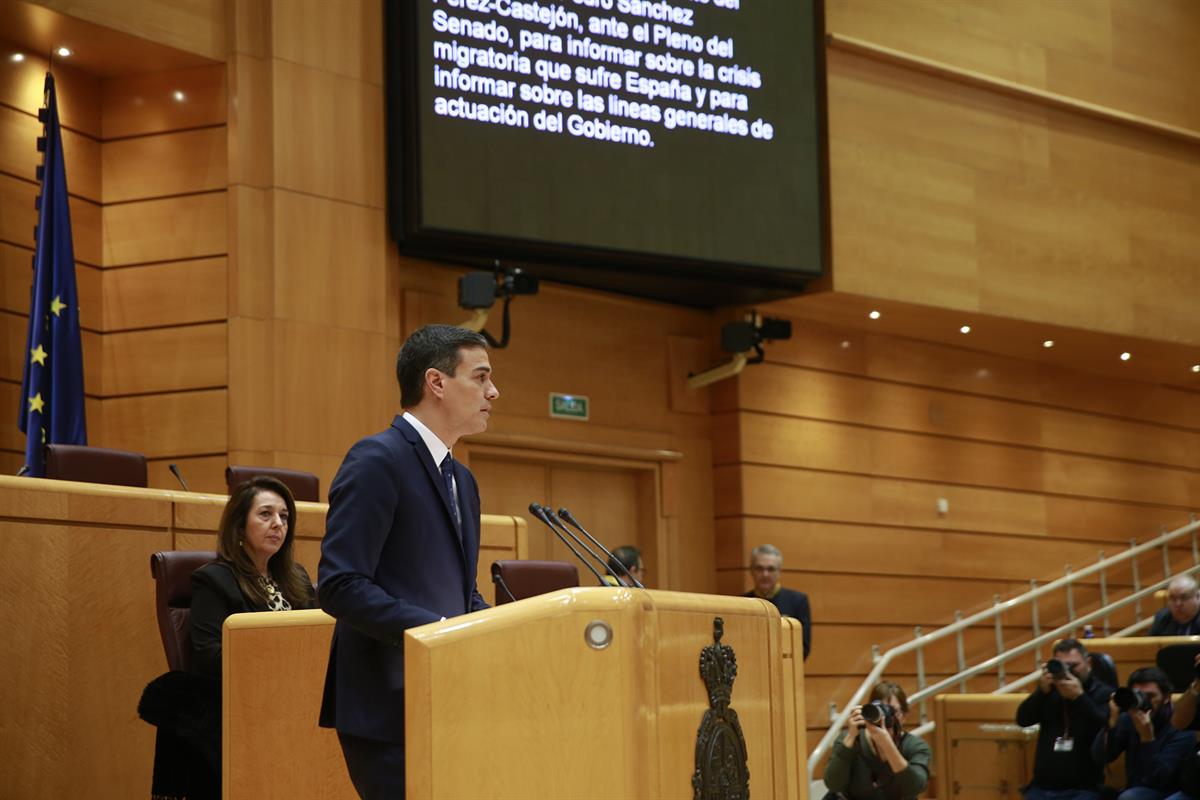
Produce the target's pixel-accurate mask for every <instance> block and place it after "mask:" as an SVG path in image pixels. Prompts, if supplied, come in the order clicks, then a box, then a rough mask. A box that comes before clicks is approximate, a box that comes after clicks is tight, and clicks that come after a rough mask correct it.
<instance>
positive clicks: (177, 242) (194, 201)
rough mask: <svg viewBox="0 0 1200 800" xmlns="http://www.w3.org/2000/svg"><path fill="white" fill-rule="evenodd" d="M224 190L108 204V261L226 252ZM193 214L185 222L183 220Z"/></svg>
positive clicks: (119, 262) (141, 261) (105, 261)
mask: <svg viewBox="0 0 1200 800" xmlns="http://www.w3.org/2000/svg"><path fill="white" fill-rule="evenodd" d="M225 212H226V208H225V192H224V191H219V192H207V193H204V194H194V195H184V196H181V197H172V198H169V199H165V200H145V201H138V202H131V203H121V204H119V205H107V206H105V207H104V211H103V216H104V255H103V261H102V262H101V263H102V264H103V266H105V267H117V266H123V265H132V264H149V263H153V262H156V261H171V260H183V259H197V258H211V257H215V256H221V255H224V254H225V252H226V244H225V242H226V240H225ZM182 219H186V220H189V224H188V225H187V226H186V227H182V228H181V227H180V226H179V221H180V220H182Z"/></svg>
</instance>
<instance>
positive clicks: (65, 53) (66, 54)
mask: <svg viewBox="0 0 1200 800" xmlns="http://www.w3.org/2000/svg"><path fill="white" fill-rule="evenodd" d="M55 52H57V53H58V54H59V55H60V56H62V57H63V58H70V57H71V48H69V47H60V48H58V50H56V51H55Z"/></svg>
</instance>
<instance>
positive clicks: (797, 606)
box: [745, 544, 812, 660]
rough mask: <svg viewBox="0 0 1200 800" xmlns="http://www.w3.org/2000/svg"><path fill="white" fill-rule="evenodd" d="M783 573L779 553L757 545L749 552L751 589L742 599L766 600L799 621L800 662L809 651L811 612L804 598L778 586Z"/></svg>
mask: <svg viewBox="0 0 1200 800" xmlns="http://www.w3.org/2000/svg"><path fill="white" fill-rule="evenodd" d="M782 573H783V553H782V552H781V551H780V550H779V548H778V547H776V546H775V545H771V544H760V545H759V546H758V547H756V548H754V550H752V551H751V552H750V575H751V577H753V578H754V588H753V589H751V590H750V591H748V592H746V594H745V596H746V597H761V598H762V599H763V600H770V601H771V602H772V603H773V604H774V605H775V607H776V608H778V609H779V613H780V614H782V615H783V616H785V617H794V618H796V619H798V620H800V625H801V626H802V627H803V630H804V658H805V660H807V659H808V653H809V651H810V650H812V611H811V610H809V607H808V595H806V594H805V593H804V592H797V591H795V590H794V589H785V588H784V587H783V584H782V583H781V582H780V578H781V576H782Z"/></svg>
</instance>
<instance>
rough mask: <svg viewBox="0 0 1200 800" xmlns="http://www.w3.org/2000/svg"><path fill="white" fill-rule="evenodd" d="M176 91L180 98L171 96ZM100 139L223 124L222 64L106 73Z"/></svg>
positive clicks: (223, 84)
mask: <svg viewBox="0 0 1200 800" xmlns="http://www.w3.org/2000/svg"><path fill="white" fill-rule="evenodd" d="M175 92H183V96H184V99H183V100H182V101H181V100H176V99H175ZM101 107H102V109H103V114H104V117H103V131H104V139H105V140H106V141H107V140H111V139H120V138H123V137H126V136H142V135H146V134H152V133H163V132H166V131H178V130H185V129H188V128H204V127H210V126H214V125H223V124H224V123H225V67H224V65H213V66H206V67H193V68H189V69H181V70H173V71H170V72H154V73H149V74H145V75H131V76H125V77H120V78H109V79H108V80H105V81H104V83H103V97H102V106H101Z"/></svg>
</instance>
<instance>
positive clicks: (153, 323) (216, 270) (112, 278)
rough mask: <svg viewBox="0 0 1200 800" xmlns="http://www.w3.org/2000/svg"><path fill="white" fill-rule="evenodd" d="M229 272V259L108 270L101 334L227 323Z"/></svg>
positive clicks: (102, 275) (104, 278)
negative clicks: (227, 283)
mask: <svg viewBox="0 0 1200 800" xmlns="http://www.w3.org/2000/svg"><path fill="white" fill-rule="evenodd" d="M227 273H228V263H227V259H225V258H223V257H219V258H204V259H198V260H195V261H171V262H167V263H165V264H148V265H145V266H140V267H126V268H123V269H108V270H103V271H102V272H99V275H100V279H101V281H102V291H103V318H102V319H101V321H100V329H101V330H103V331H106V332H110V331H120V330H129V329H136V328H156V327H161V326H165V325H191V324H194V323H198V322H214V321H217V320H224V319H225V318H226V315H227V309H228V290H227V288H226V278H227ZM77 277H78V272H77ZM81 302H82V301H81Z"/></svg>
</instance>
